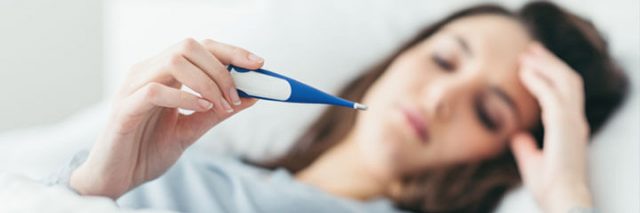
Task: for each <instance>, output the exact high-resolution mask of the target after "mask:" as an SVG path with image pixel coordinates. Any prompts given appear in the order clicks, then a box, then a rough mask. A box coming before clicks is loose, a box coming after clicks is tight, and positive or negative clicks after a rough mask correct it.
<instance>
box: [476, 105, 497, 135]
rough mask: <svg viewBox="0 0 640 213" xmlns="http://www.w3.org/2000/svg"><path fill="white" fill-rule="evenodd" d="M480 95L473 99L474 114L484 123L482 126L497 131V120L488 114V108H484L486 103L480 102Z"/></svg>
mask: <svg viewBox="0 0 640 213" xmlns="http://www.w3.org/2000/svg"><path fill="white" fill-rule="evenodd" d="M481 97H482V96H478V97H476V100H475V103H474V105H475V110H476V115H477V116H478V120H480V122H482V124H484V126H485V127H486V128H487V129H489V131H491V132H497V131H498V129H499V127H500V126H499V124H498V122H497V121H496V120H495V119H494V118H491V117H490V116H489V113H488V112H487V111H488V110H487V109H486V105H485V104H482V103H481V99H482V98H481Z"/></svg>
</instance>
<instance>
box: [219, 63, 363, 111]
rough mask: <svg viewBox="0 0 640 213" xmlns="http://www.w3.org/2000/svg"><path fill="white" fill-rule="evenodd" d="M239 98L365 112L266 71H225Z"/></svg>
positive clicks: (300, 83) (346, 102) (240, 69)
mask: <svg viewBox="0 0 640 213" xmlns="http://www.w3.org/2000/svg"><path fill="white" fill-rule="evenodd" d="M227 69H228V70H229V73H230V74H231V78H232V79H233V81H234V83H235V85H236V89H237V90H238V94H239V95H240V97H250V98H258V99H264V100H271V101H280V102H291V103H315V104H330V105H336V106H343V107H348V108H353V109H359V110H366V109H367V106H366V105H364V104H360V103H355V102H352V101H348V100H345V99H342V98H339V97H336V96H333V95H329V94H327V93H325V92H322V91H320V90H318V89H316V88H313V87H311V86H309V85H306V84H304V83H302V82H299V81H296V80H294V79H291V78H289V77H286V76H283V75H280V74H278V73H274V72H271V71H268V70H265V69H257V70H249V69H244V68H240V67H236V66H233V65H231V66H229V67H227Z"/></svg>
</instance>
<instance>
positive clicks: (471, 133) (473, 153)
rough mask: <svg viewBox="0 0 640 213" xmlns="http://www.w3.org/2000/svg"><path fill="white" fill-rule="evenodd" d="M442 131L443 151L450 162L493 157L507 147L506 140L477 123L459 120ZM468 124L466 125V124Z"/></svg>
mask: <svg viewBox="0 0 640 213" xmlns="http://www.w3.org/2000/svg"><path fill="white" fill-rule="evenodd" d="M455 124H456V125H455V127H451V128H448V131H444V132H442V133H443V134H446V135H443V136H442V137H443V140H442V143H441V144H442V146H441V148H442V150H441V151H442V153H443V154H444V155H445V157H444V158H445V159H448V160H449V161H451V162H450V163H465V162H473V161H479V160H483V159H487V158H491V157H493V156H495V155H497V154H498V153H500V152H501V151H502V150H504V148H505V142H504V141H502V139H500V138H499V137H498V136H497V135H494V134H491V133H489V132H487V131H486V130H484V129H482V127H481V126H478V125H477V124H473V123H469V122H468V121H466V122H457V123H455ZM465 124H466V125H465Z"/></svg>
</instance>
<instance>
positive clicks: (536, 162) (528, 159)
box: [511, 133, 542, 184]
mask: <svg viewBox="0 0 640 213" xmlns="http://www.w3.org/2000/svg"><path fill="white" fill-rule="evenodd" d="M511 151H512V152H513V155H514V156H515V158H516V163H517V164H518V170H520V174H521V176H522V178H523V181H524V182H525V184H527V183H528V182H529V181H531V180H532V179H533V178H534V177H533V176H534V175H536V174H538V173H539V172H541V171H540V165H542V151H541V150H539V149H538V147H537V146H536V140H535V138H533V136H531V134H529V133H517V134H516V135H514V136H513V137H512V138H511Z"/></svg>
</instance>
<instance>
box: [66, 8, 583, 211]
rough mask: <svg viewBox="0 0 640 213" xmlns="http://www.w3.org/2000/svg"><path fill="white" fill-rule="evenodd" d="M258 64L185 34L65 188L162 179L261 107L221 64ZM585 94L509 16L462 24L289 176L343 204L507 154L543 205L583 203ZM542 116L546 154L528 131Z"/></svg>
mask: <svg viewBox="0 0 640 213" xmlns="http://www.w3.org/2000/svg"><path fill="white" fill-rule="evenodd" d="M263 62H264V61H263V60H262V59H261V58H259V57H257V56H255V55H253V54H251V53H250V52H248V51H246V50H243V49H240V48H237V47H233V46H230V45H226V44H222V43H219V42H215V41H211V40H206V41H203V42H197V41H194V40H192V39H187V40H186V41H184V42H181V43H180V44H178V45H176V46H175V47H172V48H170V49H168V50H166V51H165V52H163V53H161V54H160V55H158V56H156V57H153V58H151V59H149V60H147V61H144V62H142V63H140V64H138V65H136V66H134V67H133V68H132V71H131V74H130V76H129V78H128V80H127V83H126V84H125V85H127V86H125V87H123V89H122V90H121V92H120V93H119V94H118V97H117V99H116V101H115V103H114V107H113V116H111V119H110V121H109V124H108V127H107V128H106V129H105V131H104V133H103V134H102V136H101V137H100V139H99V140H98V141H97V143H96V145H95V146H94V147H93V148H92V150H91V153H90V155H89V158H88V159H87V161H86V162H85V163H84V164H83V165H81V166H80V167H79V168H78V169H77V170H75V171H74V172H73V174H72V176H71V180H70V185H71V187H73V188H74V189H76V190H77V191H78V192H79V193H80V194H83V195H99V196H107V197H111V198H113V199H117V198H118V197H119V196H121V195H122V194H124V193H126V192H127V191H128V190H131V189H133V188H135V187H136V186H138V185H140V184H142V183H144V182H146V181H150V180H153V179H155V178H157V177H158V176H160V175H162V174H163V173H164V172H165V171H166V170H167V169H168V168H169V167H170V166H172V165H173V164H174V163H175V161H176V160H177V159H178V158H179V157H180V155H181V154H182V153H183V151H184V150H185V149H186V148H187V147H188V146H189V145H191V144H192V143H193V142H195V141H196V140H197V139H198V138H199V137H200V136H202V134H204V133H205V132H206V131H208V130H209V129H211V128H212V127H213V126H215V125H216V124H217V123H219V122H221V121H223V120H224V119H226V118H228V117H229V116H232V115H233V114H234V113H237V112H238V111H241V110H243V109H245V108H247V107H250V106H251V105H252V104H253V103H255V100H253V99H242V100H241V101H238V99H236V98H234V96H235V95H234V94H233V92H232V91H234V90H233V88H234V87H233V82H232V81H231V80H230V79H229V76H228V72H227V71H226V70H225V69H224V67H225V65H228V64H234V65H237V66H240V67H245V68H249V69H255V68H259V67H261V66H262V64H263ZM182 85H186V86H189V87H190V88H192V89H193V90H194V91H196V92H197V93H199V94H200V95H201V97H198V96H195V95H192V94H189V93H185V92H182V91H180V90H179V88H180V86H182ZM583 93H584V92H583V86H582V80H581V78H580V77H579V76H578V75H577V74H576V72H575V71H573V70H572V69H571V68H570V67H569V66H567V65H566V64H564V63H563V62H562V61H561V60H559V59H558V58H556V57H555V56H554V55H553V54H551V53H550V52H549V51H548V50H546V49H544V47H542V46H541V45H539V44H537V43H535V41H533V40H532V39H531V38H530V37H529V36H528V35H527V34H526V31H525V29H524V28H523V27H522V26H521V25H520V24H519V23H517V22H516V21H513V20H511V19H509V18H505V17H501V16H494V15H481V16H472V17H466V18H461V19H458V20H456V21H454V22H452V23H450V24H448V25H447V26H445V28H444V29H442V30H440V31H439V32H437V33H436V34H435V35H433V36H432V37H430V38H428V39H426V40H425V41H423V42H421V43H419V44H418V45H416V46H414V47H412V48H410V49H409V50H407V51H406V52H404V53H402V54H401V55H400V56H399V57H398V58H396V59H395V60H394V62H393V63H392V65H391V66H390V67H389V69H388V70H387V71H386V72H385V74H383V76H382V77H381V78H380V79H378V80H377V81H376V82H375V83H374V85H373V86H372V88H371V89H370V90H369V91H367V93H366V95H365V97H364V103H365V104H367V105H369V107H370V109H369V110H368V111H366V112H362V113H360V114H359V116H358V119H357V121H356V126H355V127H354V128H353V129H352V132H350V134H349V136H348V137H347V138H345V140H344V141H342V142H340V143H339V145H338V146H336V147H334V148H332V149H331V150H329V151H328V152H326V153H324V154H323V155H322V156H321V157H320V158H319V159H318V160H317V161H316V162H314V163H313V164H312V165H311V166H310V167H308V168H306V169H305V170H303V171H301V172H300V173H298V174H296V177H297V179H298V180H299V181H301V182H304V183H307V184H309V185H313V186H315V187H317V188H319V189H322V190H324V191H327V192H329V193H332V194H334V195H337V196H342V197H345V198H349V199H358V200H366V199H370V198H373V197H377V196H394V193H397V190H396V189H397V185H398V182H399V181H398V179H399V178H400V177H402V176H405V175H409V174H413V173H417V172H425V171H429V169H433V168H437V167H443V166H448V165H452V164H460V163H468V162H473V161H480V160H483V159H487V158H491V157H493V156H496V155H497V154H499V153H501V152H505V151H509V149H508V147H509V146H510V147H511V150H512V151H513V152H514V154H515V156H516V159H517V161H518V166H519V168H520V171H521V174H522V175H523V179H524V183H525V185H526V186H527V188H528V189H529V190H530V191H532V193H533V194H534V197H535V198H536V200H537V201H538V203H539V204H540V205H541V207H542V208H543V209H544V210H546V211H549V212H567V211H568V210H569V209H570V208H572V207H590V206H591V200H590V193H589V190H588V187H587V185H586V172H585V170H586V160H585V154H586V143H587V140H588V125H587V122H586V118H585V115H584V100H583ZM225 102H226V104H225ZM238 102H240V103H239V105H235V104H228V103H238ZM227 106H228V107H227ZM177 108H185V109H190V110H194V111H196V113H194V114H192V115H181V114H179V113H178V112H177ZM230 109H231V110H230ZM540 117H541V118H542V120H543V125H544V126H545V129H546V133H545V134H546V135H545V139H544V140H545V141H544V143H545V150H537V148H536V146H535V141H534V140H533V139H532V137H531V136H530V135H529V134H528V133H526V130H527V129H529V128H530V127H531V126H533V125H534V124H535V122H536V120H537V119H538V118H540ZM412 119H413V121H414V122H410V121H411V120H412ZM416 120H417V121H416ZM416 123H420V124H416ZM425 135H426V136H425ZM423 136H424V137H423ZM567 153H571V154H567Z"/></svg>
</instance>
